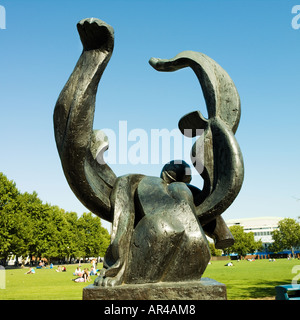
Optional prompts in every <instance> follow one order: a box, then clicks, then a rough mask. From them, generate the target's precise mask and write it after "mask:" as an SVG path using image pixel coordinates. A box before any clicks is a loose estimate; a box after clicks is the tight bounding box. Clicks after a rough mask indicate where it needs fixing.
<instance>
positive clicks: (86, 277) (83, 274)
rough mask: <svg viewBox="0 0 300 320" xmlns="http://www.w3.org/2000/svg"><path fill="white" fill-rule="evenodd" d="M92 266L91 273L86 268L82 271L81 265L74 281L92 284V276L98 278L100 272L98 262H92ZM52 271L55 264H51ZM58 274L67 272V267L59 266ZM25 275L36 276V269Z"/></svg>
mask: <svg viewBox="0 0 300 320" xmlns="http://www.w3.org/2000/svg"><path fill="white" fill-rule="evenodd" d="M91 263H92V266H91V270H90V271H89V269H88V268H84V269H83V270H81V266H80V265H79V266H78V267H77V268H76V269H75V272H74V273H73V275H74V276H76V278H75V279H72V281H75V282H90V281H91V276H96V275H98V271H100V270H99V269H97V268H96V262H95V261H92V262H91ZM36 268H39V269H41V268H45V266H42V265H40V264H39V266H38V267H36ZM50 269H53V264H52V263H51V265H50ZM55 271H56V272H66V271H67V268H66V267H65V266H58V267H57V269H55ZM25 274H35V270H34V268H29V270H28V271H27V272H25Z"/></svg>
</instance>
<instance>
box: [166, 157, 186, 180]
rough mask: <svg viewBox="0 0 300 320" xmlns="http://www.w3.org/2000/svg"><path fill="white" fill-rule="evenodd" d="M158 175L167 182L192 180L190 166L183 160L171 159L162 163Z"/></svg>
mask: <svg viewBox="0 0 300 320" xmlns="http://www.w3.org/2000/svg"><path fill="white" fill-rule="evenodd" d="M160 177H161V178H162V179H163V180H164V181H166V182H167V183H172V182H184V183H190V182H191V180H192V176H191V167H190V166H189V165H188V164H187V163H186V162H185V161H183V160H172V161H170V162H169V163H167V164H165V165H164V167H163V168H162V171H161V174H160Z"/></svg>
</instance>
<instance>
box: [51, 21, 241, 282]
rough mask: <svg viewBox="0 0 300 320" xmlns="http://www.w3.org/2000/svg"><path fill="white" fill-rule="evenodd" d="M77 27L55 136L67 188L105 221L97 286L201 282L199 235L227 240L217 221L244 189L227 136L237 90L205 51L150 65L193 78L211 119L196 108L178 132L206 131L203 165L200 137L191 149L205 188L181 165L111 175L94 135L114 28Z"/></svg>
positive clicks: (206, 255)
mask: <svg viewBox="0 0 300 320" xmlns="http://www.w3.org/2000/svg"><path fill="white" fill-rule="evenodd" d="M77 28H78V32H79V35H80V38H81V42H82V44H83V52H82V54H81V56H80V58H79V60H78V62H77V64H76V66H75V69H74V71H73V73H72V74H71V76H70V78H69V80H68V81H67V83H66V85H65V87H64V88H63V90H62V92H61V94H60V96H59V98H58V100H57V103H56V106H55V111H54V129H55V139H56V143H57V149H58V152H59V156H60V159H61V163H62V167H63V170H64V174H65V176H66V179H67V181H68V183H69V185H70V187H71V189H72V190H73V192H74V193H75V195H76V196H77V197H78V199H79V200H80V201H81V202H82V203H83V204H84V205H85V206H86V207H87V208H88V209H89V210H91V212H93V213H94V214H96V215H98V216H99V217H100V218H102V219H105V220H107V221H109V222H112V234H111V244H110V246H109V248H108V250H107V252H106V255H105V261H104V269H103V271H102V274H101V275H100V276H99V277H98V278H97V279H96V281H95V285H98V286H116V285H121V284H124V283H125V284H131V283H150V282H172V281H175V282H176V281H189V280H200V278H201V276H202V274H203V272H204V270H205V268H206V266H207V263H208V262H209V259H210V252H209V247H208V243H207V239H206V237H205V233H206V234H207V235H209V236H211V237H213V238H214V239H215V243H216V247H217V248H225V247H228V246H230V245H232V243H233V237H232V235H231V233H230V231H229V230H228V228H227V226H226V224H225V222H224V220H223V219H222V218H221V214H222V213H223V212H224V211H225V210H226V209H227V208H228V207H229V206H230V204H231V203H232V202H233V201H234V199H235V197H236V196H237V194H238V193H239V191H240V188H241V185H242V182H243V173H244V171H243V170H244V169H243V160H242V155H241V152H240V149H239V146H238V144H237V142H236V139H235V137H234V133H235V131H236V129H237V126H238V123H239V119H240V100H239V95H238V93H237V90H236V88H235V86H234V84H233V82H232V80H231V78H230V77H229V76H228V74H227V73H226V72H225V71H224V70H223V69H222V68H221V67H220V66H219V65H218V64H217V63H216V62H215V61H213V60H212V59H210V58H209V57H207V56H206V55H204V54H201V53H197V52H193V51H185V52H182V53H180V54H179V55H177V56H176V57H175V58H173V59H170V60H161V59H154V58H152V59H150V64H151V65H152V66H153V67H154V68H155V69H157V70H159V71H176V70H178V69H180V68H184V67H188V66H189V67H191V68H192V69H193V70H194V72H195V73H196V75H197V77H198V79H199V82H200V84H201V87H202V90H203V93H204V97H205V101H206V104H207V109H208V115H209V119H205V118H204V117H203V116H202V114H201V113H200V111H195V112H192V113H190V114H188V115H185V116H184V117H183V118H182V119H181V120H180V121H179V129H180V130H181V132H182V133H183V134H185V135H188V136H191V137H192V136H196V135H197V129H204V140H201V141H204V150H205V152H204V163H202V162H203V161H200V160H199V157H198V155H199V150H200V149H201V147H203V145H201V142H200V139H198V140H197V141H196V142H195V144H194V146H193V150H192V159H193V161H194V165H195V168H196V169H198V171H199V173H200V174H201V176H202V177H203V179H204V187H203V190H200V189H198V188H196V187H195V186H192V185H190V184H189V182H190V176H189V175H188V174H187V172H188V165H187V164H186V163H185V162H184V161H183V162H182V163H181V164H176V163H175V162H170V164H167V165H166V166H165V167H164V168H163V170H162V173H161V177H148V176H144V175H140V174H130V175H125V176H121V177H116V176H115V174H114V173H113V171H112V170H111V169H110V167H109V166H108V165H107V164H105V163H104V161H103V159H102V161H99V159H98V158H99V152H100V154H102V155H103V152H104V151H105V150H106V149H107V148H108V142H107V137H106V136H105V134H104V133H103V132H99V131H93V120H94V111H95V97H96V92H97V88H98V84H99V81H100V78H101V76H102V73H103V71H104V69H105V68H106V66H107V64H108V62H109V59H110V57H111V54H112V51H113V46H114V34H113V28H112V27H111V26H109V25H107V24H106V23H104V22H103V21H101V20H98V19H94V18H90V19H84V20H82V21H80V22H79V23H78V25H77ZM96 157H97V159H98V161H96ZM200 162H201V168H202V167H203V168H204V170H202V169H201V170H200V169H199V167H198V165H199V163H200Z"/></svg>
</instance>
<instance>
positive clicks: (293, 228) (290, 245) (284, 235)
mask: <svg viewBox="0 0 300 320" xmlns="http://www.w3.org/2000/svg"><path fill="white" fill-rule="evenodd" d="M272 238H273V240H274V242H273V243H272V245H271V246H270V250H271V251H274V252H279V251H282V250H284V249H291V251H292V255H293V256H294V249H295V247H298V246H300V224H299V223H298V222H297V221H296V220H295V219H291V218H285V219H282V220H280V221H279V222H278V230H274V231H273V232H272Z"/></svg>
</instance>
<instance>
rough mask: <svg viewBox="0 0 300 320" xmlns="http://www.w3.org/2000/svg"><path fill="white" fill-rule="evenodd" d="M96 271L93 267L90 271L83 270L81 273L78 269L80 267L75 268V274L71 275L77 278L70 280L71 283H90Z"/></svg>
mask: <svg viewBox="0 0 300 320" xmlns="http://www.w3.org/2000/svg"><path fill="white" fill-rule="evenodd" d="M97 271H99V270H98V269H95V268H94V267H93V266H92V267H91V271H89V269H88V268H84V269H83V271H82V270H81V269H80V267H77V268H76V270H75V272H74V273H73V275H74V276H77V278H75V279H72V281H75V282H90V281H91V276H95V275H97Z"/></svg>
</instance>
